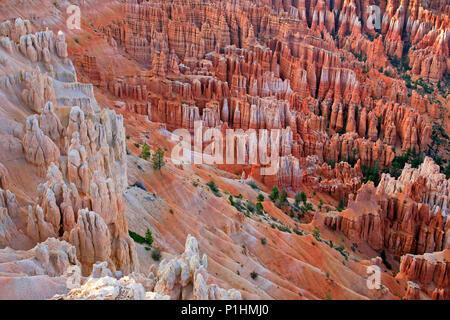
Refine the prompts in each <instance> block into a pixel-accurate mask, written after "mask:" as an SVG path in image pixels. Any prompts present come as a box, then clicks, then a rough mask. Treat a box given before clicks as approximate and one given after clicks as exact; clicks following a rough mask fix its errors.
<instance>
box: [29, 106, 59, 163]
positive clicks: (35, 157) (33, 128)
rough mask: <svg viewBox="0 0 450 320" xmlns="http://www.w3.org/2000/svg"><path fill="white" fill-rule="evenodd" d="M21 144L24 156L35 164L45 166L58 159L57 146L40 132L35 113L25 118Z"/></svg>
mask: <svg viewBox="0 0 450 320" xmlns="http://www.w3.org/2000/svg"><path fill="white" fill-rule="evenodd" d="M22 144H23V148H24V151H25V158H26V159H27V161H28V162H30V163H32V164H33V165H35V166H38V167H45V166H48V165H49V164H50V163H52V162H54V163H58V161H59V156H60V151H59V148H58V147H57V146H56V145H55V143H54V142H53V141H52V140H51V139H50V138H49V137H48V136H46V135H45V134H44V133H43V132H42V130H41V128H40V127H39V118H38V116H37V115H34V116H30V117H28V118H27V122H26V126H25V136H24V138H23V141H22Z"/></svg>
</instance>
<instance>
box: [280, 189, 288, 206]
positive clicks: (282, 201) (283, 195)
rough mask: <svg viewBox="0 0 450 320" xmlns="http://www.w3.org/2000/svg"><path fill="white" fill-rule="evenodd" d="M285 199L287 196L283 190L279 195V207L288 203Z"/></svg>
mask: <svg viewBox="0 0 450 320" xmlns="http://www.w3.org/2000/svg"><path fill="white" fill-rule="evenodd" d="M287 197H288V194H287V192H286V190H284V189H283V190H282V191H281V195H280V206H282V205H284V204H285V203H287V202H288V200H287Z"/></svg>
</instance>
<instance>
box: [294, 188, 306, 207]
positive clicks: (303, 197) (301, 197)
mask: <svg viewBox="0 0 450 320" xmlns="http://www.w3.org/2000/svg"><path fill="white" fill-rule="evenodd" d="M294 200H295V205H296V206H297V207H298V206H299V205H300V202H303V203H305V202H306V200H307V197H306V193H304V192H303V191H302V192H300V193H297V194H296V195H295V197H294Z"/></svg>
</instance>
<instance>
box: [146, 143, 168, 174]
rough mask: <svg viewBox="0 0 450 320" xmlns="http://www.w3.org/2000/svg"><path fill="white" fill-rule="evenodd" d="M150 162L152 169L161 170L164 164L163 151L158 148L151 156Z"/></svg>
mask: <svg viewBox="0 0 450 320" xmlns="http://www.w3.org/2000/svg"><path fill="white" fill-rule="evenodd" d="M144 146H145V145H144ZM152 162H153V169H155V170H161V168H162V167H164V165H165V164H166V163H165V161H164V151H163V150H162V149H161V148H158V150H156V152H155V153H154V154H153V156H152Z"/></svg>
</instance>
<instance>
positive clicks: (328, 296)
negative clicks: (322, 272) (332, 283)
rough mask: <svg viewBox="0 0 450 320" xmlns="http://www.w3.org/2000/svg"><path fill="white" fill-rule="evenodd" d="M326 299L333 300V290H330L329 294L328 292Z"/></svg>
mask: <svg viewBox="0 0 450 320" xmlns="http://www.w3.org/2000/svg"><path fill="white" fill-rule="evenodd" d="M325 299H327V300H333V298H331V290H330V289H328V292H327V295H326V297H325Z"/></svg>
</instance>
